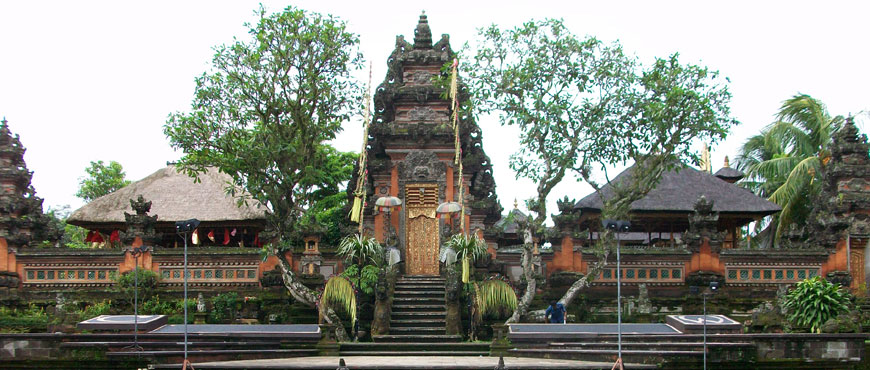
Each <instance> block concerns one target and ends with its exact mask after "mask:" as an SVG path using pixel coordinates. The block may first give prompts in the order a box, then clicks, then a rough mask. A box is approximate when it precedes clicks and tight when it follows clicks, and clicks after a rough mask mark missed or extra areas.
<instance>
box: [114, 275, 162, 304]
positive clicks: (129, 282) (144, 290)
mask: <svg viewBox="0 0 870 370" xmlns="http://www.w3.org/2000/svg"><path fill="white" fill-rule="evenodd" d="M115 280H116V281H117V283H118V284H117V289H118V291H119V292H120V293H121V294H122V295H123V296H124V297H126V298H127V299H128V300H129V301H130V304H133V301H134V298H135V296H136V290H137V289H138V296H139V301H140V302H144V301H146V300H148V299H149V298H150V297H151V295H153V294H154V291H155V290H156V289H157V286H158V285H159V284H160V275H158V274H157V273H156V272H154V271H151V270H146V269H143V268H139V267H136V270H135V271H128V272H125V273H123V274H120V275H119V276H118V277H117V278H116V279H115ZM137 287H138V288H137Z"/></svg>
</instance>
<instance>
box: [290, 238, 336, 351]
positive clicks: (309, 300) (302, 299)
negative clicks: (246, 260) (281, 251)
mask: <svg viewBox="0 0 870 370" xmlns="http://www.w3.org/2000/svg"><path fill="white" fill-rule="evenodd" d="M275 255H276V256H277V257H278V268H279V269H281V279H282V280H283V281H284V287H285V288H287V290H288V291H289V292H290V295H291V296H293V298H294V299H295V300H296V301H297V302H299V303H302V304H304V305H306V306H309V307H315V306H316V305H317V294H316V293H315V292H314V291H313V290H311V289H308V287H307V286H305V284H302V283H300V282H299V281H298V280H296V274H294V273H293V269H292V268H291V267H290V266H289V264H288V263H287V261H285V260H284V258H282V257H281V256H280V255H278V254H277V253H276V254H275ZM323 319H324V320H326V322H327V323H329V324H332V325H334V326H335V337H336V338H337V339H338V340H339V341H341V342H346V341H349V337H348V335H347V331H346V330H344V325H342V323H341V318H339V317H338V315H336V314H335V311H333V310H332V309H327V310H326V314H325V315H324V316H323Z"/></svg>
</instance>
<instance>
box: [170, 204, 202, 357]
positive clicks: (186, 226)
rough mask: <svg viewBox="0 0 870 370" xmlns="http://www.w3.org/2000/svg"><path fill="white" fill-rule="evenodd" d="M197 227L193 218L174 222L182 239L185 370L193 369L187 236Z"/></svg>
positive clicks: (197, 224)
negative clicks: (189, 340) (189, 339)
mask: <svg viewBox="0 0 870 370" xmlns="http://www.w3.org/2000/svg"><path fill="white" fill-rule="evenodd" d="M197 226H199V220H197V219H195V218H191V219H189V220H186V221H176V222H175V232H176V233H178V235H180V236H181V237H182V238H184V273H183V274H182V276H183V277H184V301H182V302H184V304H183V305H184V363H183V366H182V368H183V369H187V368H188V367H190V368H193V366H191V365H190V361H188V360H187V236H188V235H190V233H191V232H193V230H196V227H197Z"/></svg>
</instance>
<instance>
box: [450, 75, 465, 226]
mask: <svg viewBox="0 0 870 370" xmlns="http://www.w3.org/2000/svg"><path fill="white" fill-rule="evenodd" d="M458 69H459V59H453V65H452V66H451V68H450V99H451V103H450V107H451V108H452V109H453V117H452V119H453V135H454V137H455V146H456V147H455V154H454V158H453V164H454V165H457V166H459V184H458V188H459V189H458V191H459V230H460V231H461V232H462V233H465V204H464V199H463V198H464V196H463V194H462V193H463V192H462V190H463V184H462V147H461V146H460V142H459V102H458V101H457V100H456V96H457V95H458V91H459V74H458V73H457V70H458Z"/></svg>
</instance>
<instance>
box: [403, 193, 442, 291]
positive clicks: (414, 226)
mask: <svg viewBox="0 0 870 370" xmlns="http://www.w3.org/2000/svg"><path fill="white" fill-rule="evenodd" d="M405 207H406V210H407V214H408V220H407V222H406V223H405V235H406V238H407V240H406V241H407V243H406V244H405V246H406V247H407V249H406V251H407V253H406V258H405V261H406V264H405V272H406V273H407V274H408V275H436V276H437V275H438V274H439V269H438V252H439V249H440V242H439V238H440V236H439V234H440V233H439V232H438V219H437V218H435V209H436V208H438V185H437V184H408V185H405Z"/></svg>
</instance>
